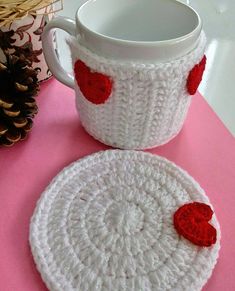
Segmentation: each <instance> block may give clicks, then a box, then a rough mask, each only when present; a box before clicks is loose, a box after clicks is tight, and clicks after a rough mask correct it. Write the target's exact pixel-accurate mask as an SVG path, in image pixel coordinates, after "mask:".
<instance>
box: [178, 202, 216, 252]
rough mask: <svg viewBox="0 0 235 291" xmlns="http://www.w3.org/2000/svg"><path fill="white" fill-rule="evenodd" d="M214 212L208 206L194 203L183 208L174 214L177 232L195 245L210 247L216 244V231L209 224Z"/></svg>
mask: <svg viewBox="0 0 235 291" xmlns="http://www.w3.org/2000/svg"><path fill="white" fill-rule="evenodd" d="M212 215H213V211H212V209H211V207H210V206H209V205H207V204H204V203H200V202H193V203H189V204H185V205H183V206H181V207H180V208H179V209H178V210H177V211H176V212H175V214H174V226H175V229H176V230H177V232H178V233H179V234H180V235H182V236H183V237H184V238H186V239H188V240H189V241H191V242H192V243H193V244H195V245H198V246H203V247H209V246H211V245H213V244H214V243H215V242H216V229H215V228H214V226H212V225H211V224H209V223H208V222H209V221H210V220H211V218H212Z"/></svg>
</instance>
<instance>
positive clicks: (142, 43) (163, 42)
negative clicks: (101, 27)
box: [76, 0, 202, 47]
mask: <svg viewBox="0 0 235 291" xmlns="http://www.w3.org/2000/svg"><path fill="white" fill-rule="evenodd" d="M168 1H174V2H175V3H176V4H177V5H180V6H184V7H186V8H187V9H188V10H190V11H191V12H193V13H194V14H195V16H196V18H197V25H196V27H195V28H194V29H193V30H192V31H190V32H189V33H186V34H184V35H182V36H179V37H176V38H171V39H166V40H154V41H141V40H140V41H137V40H128V39H121V38H116V37H111V36H108V35H105V34H102V33H100V32H97V31H94V30H92V29H90V28H89V27H88V26H87V25H85V24H84V23H83V22H82V21H81V20H80V18H79V13H80V12H81V11H82V10H83V9H84V7H86V6H87V5H88V4H89V3H91V2H94V0H88V1H86V2H85V3H83V4H82V5H81V6H80V7H79V8H78V9H77V11H76V23H77V26H78V24H79V26H80V27H81V28H82V29H83V30H84V31H86V32H88V33H90V34H92V35H93V36H94V37H99V38H101V39H102V40H105V41H109V42H110V41H111V42H113V43H114V44H115V43H116V44H120V45H127V46H135V47H137V46H138V47H163V46H165V45H171V44H175V43H180V42H183V41H185V40H187V39H188V38H190V37H193V36H197V38H198V37H199V35H200V33H201V30H202V20H201V17H200V16H199V14H198V13H197V11H196V10H195V9H194V8H192V7H191V6H189V5H187V4H185V3H182V2H179V1H176V0H168Z"/></svg>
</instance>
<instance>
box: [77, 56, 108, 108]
mask: <svg viewBox="0 0 235 291" xmlns="http://www.w3.org/2000/svg"><path fill="white" fill-rule="evenodd" d="M74 73H75V78H76V81H77V84H78V86H79V88H80V90H81V92H82V94H83V96H84V97H85V98H86V99H87V100H89V101H90V102H92V103H94V104H102V103H105V101H106V100H107V99H108V98H109V96H110V94H111V91H112V81H111V79H110V78H109V77H108V76H106V75H104V74H101V73H97V72H92V71H91V69H90V68H89V67H87V65H86V64H85V63H84V62H82V61H81V60H78V61H76V63H75V65H74Z"/></svg>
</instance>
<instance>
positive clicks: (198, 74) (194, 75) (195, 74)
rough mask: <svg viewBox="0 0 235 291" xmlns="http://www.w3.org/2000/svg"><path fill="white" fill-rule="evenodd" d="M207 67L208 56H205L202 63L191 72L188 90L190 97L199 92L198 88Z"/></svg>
mask: <svg viewBox="0 0 235 291" xmlns="http://www.w3.org/2000/svg"><path fill="white" fill-rule="evenodd" d="M205 67H206V56H204V57H203V58H202V60H201V61H200V63H199V64H197V65H195V66H194V67H193V68H192V70H191V71H190V73H189V75H188V79H187V90H188V93H189V94H190V95H194V94H195V93H196V92H197V88H198V86H199V85H200V83H201V80H202V76H203V72H204V70H205Z"/></svg>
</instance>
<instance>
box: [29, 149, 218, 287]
mask: <svg viewBox="0 0 235 291" xmlns="http://www.w3.org/2000/svg"><path fill="white" fill-rule="evenodd" d="M191 201H199V202H200V201H201V202H204V203H207V204H210V203H209V200H208V198H207V197H206V195H205V194H204V192H203V190H202V189H201V188H200V186H199V185H198V184H197V183H196V182H195V181H194V180H193V178H191V177H190V176H189V175H188V174H187V173H186V172H184V171H183V170H182V169H180V168H178V167H177V166H176V165H175V164H173V163H171V162H169V161H167V160H166V159H163V158H161V157H158V156H154V155H152V154H149V153H143V152H137V151H120V150H112V151H105V152H99V153H96V154H93V155H91V156H88V157H86V158H83V159H81V160H79V161H77V162H75V163H73V164H71V165H70V166H69V167H67V168H65V169H64V170H63V171H62V172H61V173H60V174H59V175H58V176H57V177H56V178H55V179H54V180H53V181H52V182H51V184H50V186H49V187H48V188H47V189H46V190H45V192H44V193H43V195H42V197H41V199H40V200H39V202H38V203H37V207H36V210H35V212H34V215H33V217H32V220H31V225H30V244H31V250H32V253H33V256H34V260H35V262H36V265H37V268H38V270H39V271H40V273H41V275H42V278H43V280H44V281H45V283H46V285H47V287H48V288H49V289H50V290H53V291H70V290H71V291H72V290H73V291H75V290H77V291H95V290H96V291H110V290H114V291H121V290H122V291H123V290H125V291H166V290H170V291H172V290H174V291H182V290H185V291H197V290H200V289H201V288H202V286H203V285H204V284H205V283H206V281H207V279H208V278H209V277H210V275H211V273H212V270H213V268H214V266H215V264H216V260H217V257H218V252H219V247H220V228H219V224H218V221H217V219H216V217H215V215H213V218H212V224H213V225H214V226H215V227H216V229H217V235H218V239H217V242H216V244H215V245H213V246H212V247H208V248H207V247H205V248H203V247H198V246H196V245H194V244H192V243H191V242H189V241H187V240H186V239H184V238H182V237H181V236H179V235H178V234H177V232H176V230H175V228H174V226H173V214H174V212H175V211H176V210H177V209H178V208H179V207H180V206H182V205H183V204H184V203H187V202H191Z"/></svg>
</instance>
